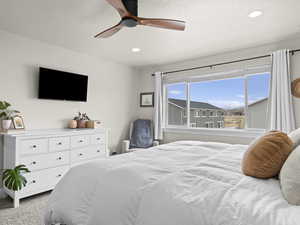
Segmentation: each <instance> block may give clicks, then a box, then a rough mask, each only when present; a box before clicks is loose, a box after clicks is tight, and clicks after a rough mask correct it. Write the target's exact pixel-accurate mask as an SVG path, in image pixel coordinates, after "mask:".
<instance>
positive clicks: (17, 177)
mask: <svg viewBox="0 0 300 225" xmlns="http://www.w3.org/2000/svg"><path fill="white" fill-rule="evenodd" d="M29 172H30V171H29V169H27V168H26V166H25V165H19V166H16V167H15V168H13V169H6V170H4V172H3V174H2V182H3V184H4V186H5V187H6V188H7V189H9V190H12V191H19V190H21V189H22V188H23V187H25V186H26V184H27V180H26V178H25V177H24V176H23V174H24V173H29Z"/></svg>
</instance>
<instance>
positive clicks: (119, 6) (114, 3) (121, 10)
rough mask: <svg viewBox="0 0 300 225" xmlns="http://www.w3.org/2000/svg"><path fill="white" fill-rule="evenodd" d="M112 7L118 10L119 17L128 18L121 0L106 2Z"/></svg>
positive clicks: (108, 0)
mask: <svg viewBox="0 0 300 225" xmlns="http://www.w3.org/2000/svg"><path fill="white" fill-rule="evenodd" d="M106 1H107V2H108V3H109V4H110V5H111V6H112V7H114V8H115V9H116V10H118V12H119V14H120V16H121V17H125V16H129V15H130V13H129V12H128V10H127V9H126V7H125V6H124V4H123V2H122V0H106Z"/></svg>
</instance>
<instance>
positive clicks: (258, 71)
mask: <svg viewBox="0 0 300 225" xmlns="http://www.w3.org/2000/svg"><path fill="white" fill-rule="evenodd" d="M266 73H268V74H271V67H270V66H269V65H265V66H261V67H256V68H252V69H251V68H248V69H244V70H243V72H239V73H238V74H237V75H236V76H232V75H231V71H228V72H225V73H223V76H222V77H220V75H219V74H213V73H212V74H208V75H206V76H205V77H206V78H207V79H205V78H204V79H203V78H202V79H201V80H200V81H197V80H193V79H190V78H188V77H187V78H185V79H184V78H183V79H182V80H181V81H175V82H164V85H163V89H164V93H165V94H164V98H163V105H164V110H165V112H164V115H165V120H164V129H165V130H168V131H173V132H174V131H175V132H177V131H183V130H185V131H191V132H195V131H208V130H209V131H212V132H216V134H217V133H218V132H221V133H223V134H224V133H225V132H226V133H227V134H229V136H231V135H230V134H231V133H233V134H234V135H235V133H239V134H241V133H243V132H245V133H248V134H250V136H249V137H251V135H252V134H253V135H254V136H256V135H257V134H262V133H263V132H265V130H266V129H261V128H248V119H249V117H248V105H249V104H248V79H249V77H251V76H256V75H264V74H266ZM224 74H228V75H230V76H226V75H224ZM234 78H243V79H244V94H245V100H244V101H245V105H244V110H245V112H244V113H245V128H244V129H231V128H204V127H192V126H191V122H190V116H191V111H190V97H191V96H190V85H191V84H192V83H198V82H208V81H217V80H227V79H234ZM173 84H185V91H186V101H187V108H186V115H187V123H186V124H185V125H169V124H168V88H167V87H168V86H169V85H173ZM202 111H203V112H204V111H205V110H202ZM202 116H203V115H202ZM205 116H206V114H205ZM236 131H237V132H236Z"/></svg>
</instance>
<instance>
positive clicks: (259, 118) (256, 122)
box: [247, 73, 270, 129]
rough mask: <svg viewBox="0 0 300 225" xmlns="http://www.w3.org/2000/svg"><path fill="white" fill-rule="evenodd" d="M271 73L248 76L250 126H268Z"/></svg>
mask: <svg viewBox="0 0 300 225" xmlns="http://www.w3.org/2000/svg"><path fill="white" fill-rule="evenodd" d="M269 82H270V73H265V74H259V75H253V76H249V77H248V115H247V117H248V121H247V122H248V128H264V129H265V128H266V121H267V105H268V97H269Z"/></svg>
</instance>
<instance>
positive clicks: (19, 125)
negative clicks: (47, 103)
mask: <svg viewBox="0 0 300 225" xmlns="http://www.w3.org/2000/svg"><path fill="white" fill-rule="evenodd" d="M12 121H13V125H14V128H15V129H16V130H23V129H25V125H24V121H23V118H22V116H14V117H13V119H12Z"/></svg>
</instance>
